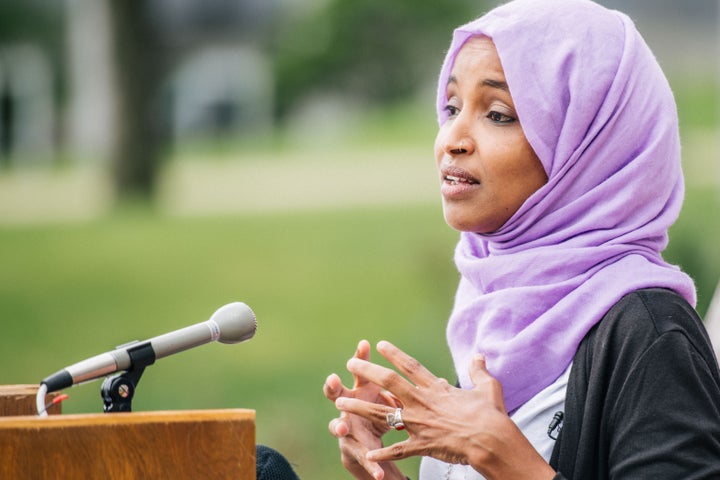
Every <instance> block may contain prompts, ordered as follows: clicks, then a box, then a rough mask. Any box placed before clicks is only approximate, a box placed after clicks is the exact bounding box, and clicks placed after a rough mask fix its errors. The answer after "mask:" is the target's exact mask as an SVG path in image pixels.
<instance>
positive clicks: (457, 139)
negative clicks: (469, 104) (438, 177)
mask: <svg viewBox="0 0 720 480" xmlns="http://www.w3.org/2000/svg"><path fill="white" fill-rule="evenodd" d="M438 133H439V137H440V138H439V140H440V146H441V148H442V150H443V152H445V153H446V154H447V155H452V156H458V155H467V154H469V153H472V152H473V150H474V148H475V147H474V142H473V140H472V136H471V135H470V133H469V131H468V129H467V128H466V126H464V125H463V122H462V120H461V119H460V118H456V119H452V120H448V121H447V122H445V124H444V125H443V126H442V127H441V128H440V131H439V132H438Z"/></svg>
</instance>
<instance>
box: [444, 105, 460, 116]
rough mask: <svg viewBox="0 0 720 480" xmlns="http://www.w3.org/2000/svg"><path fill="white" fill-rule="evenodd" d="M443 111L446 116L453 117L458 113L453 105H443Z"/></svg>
mask: <svg viewBox="0 0 720 480" xmlns="http://www.w3.org/2000/svg"><path fill="white" fill-rule="evenodd" d="M445 111H446V112H447V114H448V116H450V117H454V116H456V115H457V114H458V113H460V109H459V108H458V107H456V106H454V105H449V104H448V105H445Z"/></svg>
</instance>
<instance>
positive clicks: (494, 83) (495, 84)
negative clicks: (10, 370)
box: [447, 75, 510, 93]
mask: <svg viewBox="0 0 720 480" xmlns="http://www.w3.org/2000/svg"><path fill="white" fill-rule="evenodd" d="M451 83H457V78H456V77H455V75H450V77H449V78H448V82H447V84H448V85H450V84H451ZM478 86H481V87H491V88H497V89H498V90H503V91H505V92H508V93H509V92H510V88H509V87H508V84H507V82H503V81H501V80H493V79H491V78H486V79H484V80H481V81H480V82H478Z"/></svg>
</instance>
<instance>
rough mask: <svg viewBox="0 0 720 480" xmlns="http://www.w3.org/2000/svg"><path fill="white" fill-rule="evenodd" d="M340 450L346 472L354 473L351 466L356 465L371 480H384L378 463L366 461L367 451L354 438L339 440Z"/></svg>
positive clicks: (383, 474)
mask: <svg viewBox="0 0 720 480" xmlns="http://www.w3.org/2000/svg"><path fill="white" fill-rule="evenodd" d="M341 450H342V462H343V465H345V468H347V469H348V470H350V471H354V470H355V469H354V468H352V467H353V464H358V465H360V466H361V467H362V468H363V470H365V471H366V472H367V473H369V474H370V476H372V477H373V478H375V479H377V480H382V479H383V478H384V476H385V471H384V470H383V469H382V467H381V466H380V465H379V464H378V463H376V462H373V461H370V460H368V458H367V449H366V448H365V447H364V446H363V445H362V444H361V443H360V442H358V441H357V440H355V439H354V438H352V437H347V438H346V439H344V440H341Z"/></svg>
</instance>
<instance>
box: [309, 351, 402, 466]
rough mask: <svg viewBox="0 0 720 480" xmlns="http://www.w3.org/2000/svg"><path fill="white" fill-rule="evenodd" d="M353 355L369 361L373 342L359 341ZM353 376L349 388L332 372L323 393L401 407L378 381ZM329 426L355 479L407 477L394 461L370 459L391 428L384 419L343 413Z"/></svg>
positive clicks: (343, 459)
mask: <svg viewBox="0 0 720 480" xmlns="http://www.w3.org/2000/svg"><path fill="white" fill-rule="evenodd" d="M353 358H354V359H359V360H363V361H369V360H370V344H369V343H368V342H367V341H366V340H362V341H361V342H360V343H359V344H358V348H357V351H356V353H355V356H354V357H353ZM353 378H354V385H353V388H352V389H348V388H346V387H345V386H344V385H343V384H342V381H341V380H340V377H338V376H337V375H335V374H332V375H330V376H329V377H328V378H327V380H326V381H325V385H324V386H323V393H324V394H325V396H326V397H327V398H328V400H330V401H332V402H335V401H336V400H337V399H339V398H341V397H347V398H353V399H358V400H361V401H364V402H368V403H376V404H378V405H382V406H385V407H392V408H393V409H395V408H396V407H400V406H401V405H400V403H399V402H398V401H397V399H395V398H394V397H393V396H392V395H390V394H388V392H386V391H384V390H383V389H382V388H380V387H379V386H377V385H376V384H374V383H370V382H368V381H367V380H365V379H363V378H361V377H358V376H357V375H354V376H353ZM329 429H330V433H331V434H332V435H333V436H334V437H336V438H337V439H338V443H339V445H340V452H341V458H342V463H343V466H344V467H345V468H346V469H347V470H348V471H349V472H350V473H351V474H352V475H353V476H354V477H355V478H358V479H373V480H381V479H383V478H385V479H390V478H401V479H404V478H405V477H404V476H402V474H400V471H399V470H398V468H397V467H396V466H395V465H394V464H391V463H387V462H385V463H382V464H381V463H380V462H375V461H371V460H368V458H367V453H368V451H370V450H374V449H378V448H381V447H382V440H381V438H382V436H383V435H384V434H385V433H387V432H388V430H389V427H388V425H387V422H386V421H385V420H384V419H383V420H382V421H375V420H374V419H371V418H365V417H359V416H357V415H351V414H350V413H347V412H342V413H341V414H340V417H339V418H335V419H333V420H332V421H331V422H330V425H329Z"/></svg>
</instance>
